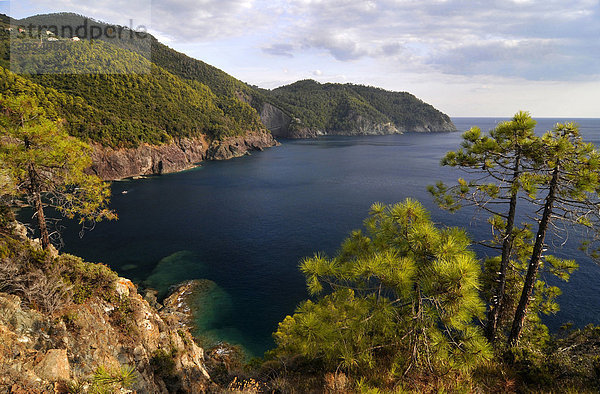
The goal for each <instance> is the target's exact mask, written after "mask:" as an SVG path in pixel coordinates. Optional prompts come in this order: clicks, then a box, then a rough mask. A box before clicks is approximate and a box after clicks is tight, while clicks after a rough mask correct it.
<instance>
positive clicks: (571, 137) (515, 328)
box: [508, 123, 600, 346]
mask: <svg viewBox="0 0 600 394" xmlns="http://www.w3.org/2000/svg"><path fill="white" fill-rule="evenodd" d="M536 145H537V146H536V149H535V155H534V156H532V157H534V158H535V168H534V172H533V173H532V174H531V178H532V179H533V182H532V183H533V184H536V185H539V186H538V187H537V188H536V189H538V190H535V193H532V199H531V200H532V202H533V203H535V204H537V205H538V206H539V207H540V209H539V210H538V212H541V215H540V217H539V221H538V223H539V225H538V229H537V234H536V237H535V243H534V245H533V250H532V253H531V258H530V261H529V265H528V267H527V274H526V277H525V282H524V285H523V291H522V293H521V297H520V299H519V304H518V306H517V310H516V312H515V317H514V320H513V324H512V328H511V332H510V336H509V339H508V343H509V345H511V346H515V345H516V344H517V343H518V341H519V338H520V336H521V333H522V331H523V326H524V322H525V317H526V314H527V309H528V306H529V305H530V303H531V298H532V295H533V292H534V289H535V284H536V279H537V277H538V271H539V268H540V264H541V262H542V258H543V252H544V250H545V248H546V246H547V245H546V243H545V241H546V235H547V233H548V231H549V230H552V227H551V226H557V225H560V224H562V225H566V226H571V225H582V226H584V227H587V228H588V229H591V230H594V231H597V229H598V228H599V227H598V226H599V224H600V217H599V216H600V199H599V197H598V192H599V191H600V154H599V153H598V151H596V149H595V147H594V145H593V144H591V143H584V142H583V140H582V138H581V136H580V134H579V129H578V127H577V126H576V125H575V124H574V123H568V124H557V125H556V126H555V128H554V129H553V130H551V131H549V132H547V133H546V134H545V135H544V136H543V137H542V138H540V139H538V141H537V142H536ZM540 191H542V192H545V193H546V195H545V197H544V198H543V199H539V198H537V195H539V192H540ZM555 230H558V231H555V234H557V235H558V234H561V233H563V234H564V231H566V230H568V228H567V227H563V228H556V227H555ZM554 263H555V264H556V263H560V261H556V262H554ZM557 265H558V264H557ZM560 265H564V263H560Z"/></svg>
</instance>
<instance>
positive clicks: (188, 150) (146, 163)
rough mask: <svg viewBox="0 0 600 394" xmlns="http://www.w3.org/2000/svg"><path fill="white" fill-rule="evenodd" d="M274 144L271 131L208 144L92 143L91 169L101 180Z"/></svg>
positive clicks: (194, 140) (180, 167) (177, 168)
mask: <svg viewBox="0 0 600 394" xmlns="http://www.w3.org/2000/svg"><path fill="white" fill-rule="evenodd" d="M275 145H277V142H276V141H275V139H274V138H273V136H272V135H271V134H270V133H266V132H255V133H249V134H247V135H245V136H240V137H231V138H226V139H224V140H223V141H213V142H212V143H211V144H209V143H208V142H207V141H206V140H205V139H204V138H181V139H177V140H174V141H172V142H171V143H169V144H164V145H148V144H142V145H140V146H139V147H137V148H127V149H114V148H109V147H105V146H102V145H99V144H94V145H93V152H92V160H93V165H92V167H91V171H92V172H93V173H94V174H96V175H98V176H99V177H100V178H102V179H104V180H117V179H123V178H130V177H134V176H141V175H160V174H168V173H173V172H179V171H183V170H186V169H189V168H192V167H194V166H195V165H197V163H199V162H201V161H204V160H227V159H231V158H233V157H240V156H243V155H245V154H247V153H248V152H250V151H253V150H263V149H265V148H269V147H272V146H275Z"/></svg>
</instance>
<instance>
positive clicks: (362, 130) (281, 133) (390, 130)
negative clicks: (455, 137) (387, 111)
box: [270, 116, 456, 139]
mask: <svg viewBox="0 0 600 394" xmlns="http://www.w3.org/2000/svg"><path fill="white" fill-rule="evenodd" d="M351 124H352V126H351V127H349V128H344V129H315V128H311V127H305V126H303V125H302V121H301V120H300V119H297V118H296V119H291V121H290V123H289V124H287V125H286V126H285V127H281V128H279V129H277V131H275V130H274V129H270V130H271V131H272V132H273V135H274V136H275V137H277V138H290V139H300V138H317V137H320V136H325V135H345V136H358V135H387V134H402V133H408V132H417V133H434V132H450V131H456V126H454V124H453V123H452V122H451V121H450V120H449V119H448V120H445V119H444V120H440V121H432V122H427V123H423V124H418V125H410V126H409V125H397V124H394V123H392V122H386V123H380V122H375V121H373V120H371V119H368V118H365V117H363V116H356V117H354V119H353V120H352V122H351Z"/></svg>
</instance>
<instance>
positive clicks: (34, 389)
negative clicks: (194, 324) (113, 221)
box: [0, 278, 211, 393]
mask: <svg viewBox="0 0 600 394" xmlns="http://www.w3.org/2000/svg"><path fill="white" fill-rule="evenodd" d="M116 290H117V294H118V298H117V299H115V300H112V301H107V300H105V299H102V298H100V297H93V298H91V299H89V300H88V301H87V302H85V303H83V304H73V305H70V306H69V307H67V308H65V309H62V310H60V313H58V314H54V315H48V314H45V313H41V312H39V311H37V310H35V309H31V308H29V307H24V306H23V305H24V304H25V300H24V299H22V298H20V297H18V296H17V295H9V294H6V293H0V391H1V392H11V393H47V392H78V393H79V392H100V391H94V390H98V389H99V386H100V385H102V386H103V388H105V389H106V388H108V389H109V391H106V392H115V391H114V390H117V389H131V390H135V391H136V392H138V393H166V392H188V393H200V392H204V391H206V390H207V388H209V387H210V386H211V381H210V376H209V374H208V372H207V370H206V368H205V366H204V362H205V361H204V351H203V349H201V348H200V347H198V346H197V345H196V344H195V343H194V340H193V339H192V337H191V336H190V334H189V332H188V331H187V330H186V329H184V328H183V327H181V325H180V323H179V322H178V321H177V319H175V318H174V316H173V315H165V314H161V313H158V312H157V311H156V310H155V309H153V308H152V307H150V306H149V305H148V303H147V302H146V301H145V300H143V299H142V297H141V296H140V295H139V294H138V293H137V291H136V289H135V287H134V285H133V284H132V283H131V282H130V281H128V280H126V279H122V278H120V279H118V282H117V284H116ZM106 386H108V387H106ZM125 386H127V387H125ZM67 390H70V391H67ZM110 390H113V391H110ZM103 392H104V391H103ZM117 392H131V391H117Z"/></svg>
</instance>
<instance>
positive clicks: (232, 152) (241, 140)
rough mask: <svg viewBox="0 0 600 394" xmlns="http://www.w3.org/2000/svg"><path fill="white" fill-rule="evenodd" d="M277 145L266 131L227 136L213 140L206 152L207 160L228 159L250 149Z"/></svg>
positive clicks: (246, 152)
mask: <svg viewBox="0 0 600 394" xmlns="http://www.w3.org/2000/svg"><path fill="white" fill-rule="evenodd" d="M276 145H278V142H277V141H275V139H274V138H273V135H272V134H271V133H267V132H256V133H249V134H247V135H245V136H239V137H229V138H225V139H223V140H221V141H213V142H212V144H211V145H210V146H209V148H208V151H207V152H206V159H207V160H229V159H232V158H234V157H240V156H243V155H246V154H248V153H249V152H250V151H256V150H258V151H262V150H263V149H265V148H269V147H272V146H276Z"/></svg>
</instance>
